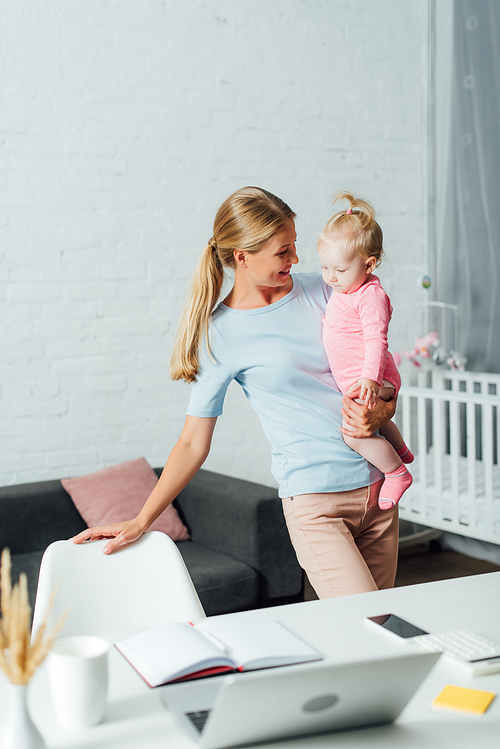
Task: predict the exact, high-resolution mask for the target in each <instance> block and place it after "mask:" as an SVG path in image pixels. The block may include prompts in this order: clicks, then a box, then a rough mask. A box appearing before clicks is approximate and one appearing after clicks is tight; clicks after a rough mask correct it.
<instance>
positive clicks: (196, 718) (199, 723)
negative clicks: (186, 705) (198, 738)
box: [186, 710, 210, 733]
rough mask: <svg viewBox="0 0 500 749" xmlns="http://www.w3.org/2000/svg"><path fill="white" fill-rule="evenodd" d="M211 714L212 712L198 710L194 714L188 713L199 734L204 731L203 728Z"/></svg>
mask: <svg viewBox="0 0 500 749" xmlns="http://www.w3.org/2000/svg"><path fill="white" fill-rule="evenodd" d="M209 714H210V710H198V711H195V712H192V713H186V715H187V717H188V718H189V720H190V721H191V723H192V724H193V726H194V727H195V728H196V729H197V730H198V731H199V733H201V732H202V731H203V726H204V725H205V723H206V722H207V718H208V716H209Z"/></svg>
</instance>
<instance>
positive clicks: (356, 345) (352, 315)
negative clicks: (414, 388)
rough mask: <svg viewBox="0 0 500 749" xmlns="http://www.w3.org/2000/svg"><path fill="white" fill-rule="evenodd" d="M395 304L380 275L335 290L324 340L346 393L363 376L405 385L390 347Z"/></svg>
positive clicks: (334, 371)
mask: <svg viewBox="0 0 500 749" xmlns="http://www.w3.org/2000/svg"><path fill="white" fill-rule="evenodd" d="M391 315H392V306H391V302H390V300H389V297H388V296H387V294H386V293H385V291H384V289H383V288H382V285H381V283H380V281H379V279H378V277H377V276H373V275H372V276H370V277H369V278H368V280H366V281H365V282H364V283H363V284H362V285H361V286H360V287H359V289H356V291H353V292H351V293H350V294H338V293H337V292H335V291H334V292H333V294H332V295H331V297H330V300H329V302H328V304H327V307H326V312H325V316H324V318H323V344H324V346H325V350H326V354H327V356H328V361H329V363H330V368H331V370H332V373H333V376H334V377H335V380H336V382H337V385H338V386H339V388H340V391H341V392H342V393H345V392H346V391H347V390H348V389H349V388H350V386H351V385H353V384H354V383H355V382H357V381H358V380H359V379H360V378H366V379H368V380H374V381H375V382H377V383H378V384H379V385H380V386H381V385H382V381H383V380H387V381H388V382H390V383H391V384H392V385H394V388H395V395H396V394H397V393H398V391H399V388H400V387H401V378H400V376H399V372H398V369H397V367H396V363H395V362H394V359H393V357H392V355H391V354H390V353H389V351H388V350H387V329H388V327H389V321H390V319H391Z"/></svg>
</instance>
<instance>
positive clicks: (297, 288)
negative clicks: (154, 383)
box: [188, 273, 382, 497]
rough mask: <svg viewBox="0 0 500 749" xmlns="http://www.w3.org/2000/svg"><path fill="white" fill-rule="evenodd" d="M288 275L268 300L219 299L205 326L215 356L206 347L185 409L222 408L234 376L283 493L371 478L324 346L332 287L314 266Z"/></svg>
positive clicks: (374, 477)
mask: <svg viewBox="0 0 500 749" xmlns="http://www.w3.org/2000/svg"><path fill="white" fill-rule="evenodd" d="M292 278H293V288H292V291H291V292H290V293H289V294H287V296H285V297H283V299H280V300H279V301H278V302H275V303H274V304H270V305H268V306H267V307H260V308H258V309H250V310H235V309H231V308H230V307H227V306H226V305H225V304H220V305H219V306H218V307H217V309H216V310H215V312H214V314H213V316H212V320H213V325H212V328H211V333H210V340H211V346H212V356H213V358H214V359H215V361H211V360H210V358H209V357H208V355H207V353H206V352H204V353H203V355H202V360H201V368H200V371H199V373H198V376H197V378H196V382H195V383H194V384H193V387H192V392H191V398H190V401H189V407H188V414H189V415H190V416H201V417H214V416H220V415H221V413H222V408H223V402H224V397H225V394H226V390H227V388H228V386H229V383H230V382H231V380H236V382H238V383H239V384H240V385H241V387H242V388H243V390H244V391H245V394H246V396H247V398H248V400H249V402H250V404H251V405H252V406H253V408H254V409H255V411H256V412H257V414H258V416H259V419H260V421H261V423H262V426H263V428H264V432H265V434H266V437H267V439H268V440H269V442H270V443H271V449H272V468H271V470H272V473H273V475H274V477H275V478H276V480H277V482H278V484H279V494H280V497H290V496H293V495H299V494H316V493H320V492H321V493H322V492H336V491H348V490H350V489H358V488H360V487H362V486H368V485H370V484H373V483H375V481H378V480H379V478H381V477H382V475H381V474H380V473H379V472H378V471H377V469H376V468H374V467H373V466H372V465H370V464H369V463H367V462H366V461H365V460H364V458H362V457H361V456H360V455H358V453H356V452H355V451H354V450H351V449H350V448H349V447H347V445H346V444H345V442H344V440H343V439H342V434H341V433H340V432H339V427H340V426H341V421H342V420H341V415H340V409H341V404H342V396H341V394H340V392H339V390H338V388H337V385H336V383H335V380H334V379H333V375H332V373H331V371H330V367H329V365H328V359H327V357H326V355H325V353H324V350H323V342H322V319H323V315H324V313H325V307H326V303H327V301H328V297H329V295H330V292H331V289H330V288H329V287H328V286H327V285H326V284H325V283H324V282H323V280H322V278H321V276H320V275H319V274H316V273H298V274H294V275H293V276H292Z"/></svg>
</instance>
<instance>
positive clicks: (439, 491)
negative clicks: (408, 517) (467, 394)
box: [432, 369, 446, 521]
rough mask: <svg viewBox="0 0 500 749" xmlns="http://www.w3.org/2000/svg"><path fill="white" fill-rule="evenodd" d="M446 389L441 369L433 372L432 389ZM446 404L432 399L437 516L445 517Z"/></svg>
mask: <svg viewBox="0 0 500 749" xmlns="http://www.w3.org/2000/svg"><path fill="white" fill-rule="evenodd" d="M443 389H444V383H443V377H442V374H441V370H437V369H436V370H434V371H433V373H432V390H434V392H436V393H438V392H440V391H442V390H443ZM444 409H445V406H444V401H443V399H442V398H434V399H433V400H432V446H433V452H434V487H435V492H436V517H437V518H438V519H439V520H440V521H442V519H443V454H444V451H445V447H446V446H445V442H444V428H443V427H444V424H445V412H444Z"/></svg>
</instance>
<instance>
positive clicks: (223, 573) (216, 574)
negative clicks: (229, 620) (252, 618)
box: [177, 541, 259, 616]
mask: <svg viewBox="0 0 500 749" xmlns="http://www.w3.org/2000/svg"><path fill="white" fill-rule="evenodd" d="M177 547H178V549H179V551H180V552H181V554H182V557H183V559H184V562H185V563H186V567H187V568H188V570H189V574H190V575H191V579H192V581H193V583H194V586H195V588H196V591H197V593H198V595H199V597H200V601H201V603H202V605H203V608H204V609H205V613H206V614H207V616H212V615H213V614H226V613H228V612H230V611H241V610H243V609H249V608H252V607H254V606H255V605H256V604H257V601H258V598H259V582H258V575H257V572H256V571H255V570H254V569H252V567H250V566H249V565H247V564H245V563H244V562H240V560H239V559H235V558H234V557H230V556H229V555H228V554H222V553H221V552H219V551H214V550H213V549H207V548H206V547H205V546H201V544H196V543H193V541H180V542H179V543H178V544H177Z"/></svg>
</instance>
